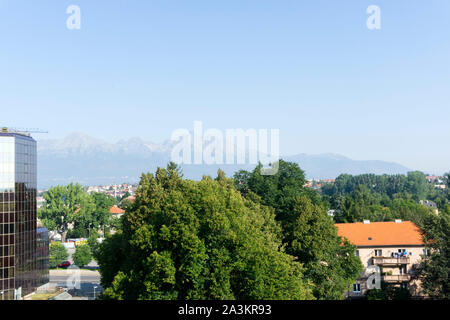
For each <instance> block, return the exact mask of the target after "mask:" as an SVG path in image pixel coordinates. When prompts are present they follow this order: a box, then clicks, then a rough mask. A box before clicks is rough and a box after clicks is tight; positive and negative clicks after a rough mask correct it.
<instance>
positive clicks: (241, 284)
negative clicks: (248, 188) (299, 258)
mask: <svg viewBox="0 0 450 320" xmlns="http://www.w3.org/2000/svg"><path fill="white" fill-rule="evenodd" d="M280 234H281V229H280V227H279V225H278V224H277V223H276V221H275V219H274V213H273V210H272V209H271V208H269V207H266V206H262V205H260V204H259V203H257V202H254V201H252V200H248V199H246V198H243V197H242V196H241V195H240V193H239V192H238V191H237V190H236V189H235V188H234V185H233V180H231V179H227V178H225V177H224V175H223V173H220V172H219V175H218V177H217V179H215V180H213V179H211V178H209V177H205V178H204V179H203V180H202V181H200V182H196V181H189V180H183V179H182V177H181V175H180V173H179V170H178V169H177V168H176V167H175V166H173V165H169V166H168V167H167V169H161V168H159V169H158V170H157V172H156V174H155V175H153V174H145V175H143V176H142V178H141V182H140V185H139V187H138V190H137V197H136V201H135V203H134V204H133V205H132V207H131V208H129V209H128V211H127V212H126V213H125V215H124V216H123V230H121V231H119V232H118V233H116V234H115V235H113V236H111V237H109V238H107V239H106V240H105V241H104V242H103V244H102V245H101V246H100V249H99V252H98V254H97V259H98V262H99V265H100V270H101V273H102V285H103V286H104V288H105V292H104V294H103V298H105V299H313V298H314V297H313V295H312V291H311V284H310V283H308V282H307V281H305V280H304V279H303V267H302V265H301V264H300V263H298V262H296V261H294V258H293V257H292V256H290V255H289V254H287V253H286V252H284V250H283V247H282V242H281V239H280ZM112 253H114V255H112Z"/></svg>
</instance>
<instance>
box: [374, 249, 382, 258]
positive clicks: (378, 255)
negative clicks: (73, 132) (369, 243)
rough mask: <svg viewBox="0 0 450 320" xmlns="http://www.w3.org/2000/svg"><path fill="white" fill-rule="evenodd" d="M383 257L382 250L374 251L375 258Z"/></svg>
mask: <svg viewBox="0 0 450 320" xmlns="http://www.w3.org/2000/svg"><path fill="white" fill-rule="evenodd" d="M382 256H383V250H375V257H382Z"/></svg>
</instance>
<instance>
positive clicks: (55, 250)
mask: <svg viewBox="0 0 450 320" xmlns="http://www.w3.org/2000/svg"><path fill="white" fill-rule="evenodd" d="M68 257H69V254H68V252H67V249H66V248H65V247H64V245H63V244H62V243H61V242H53V243H51V244H50V249H49V261H50V267H51V268H55V267H57V266H58V265H59V264H61V263H62V262H64V261H67V258H68Z"/></svg>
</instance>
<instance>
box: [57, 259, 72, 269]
mask: <svg viewBox="0 0 450 320" xmlns="http://www.w3.org/2000/svg"><path fill="white" fill-rule="evenodd" d="M70 265H71V263H70V261H64V262H62V263H60V264H58V268H68V267H70Z"/></svg>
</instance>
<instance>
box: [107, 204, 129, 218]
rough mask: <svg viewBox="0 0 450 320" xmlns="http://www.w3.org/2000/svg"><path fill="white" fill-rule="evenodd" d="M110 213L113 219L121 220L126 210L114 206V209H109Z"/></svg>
mask: <svg viewBox="0 0 450 320" xmlns="http://www.w3.org/2000/svg"><path fill="white" fill-rule="evenodd" d="M109 212H110V213H111V215H112V216H113V217H117V218H120V217H121V216H122V215H123V214H124V213H125V210H123V209H120V208H119V207H118V206H112V207H111V208H110V209H109Z"/></svg>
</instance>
